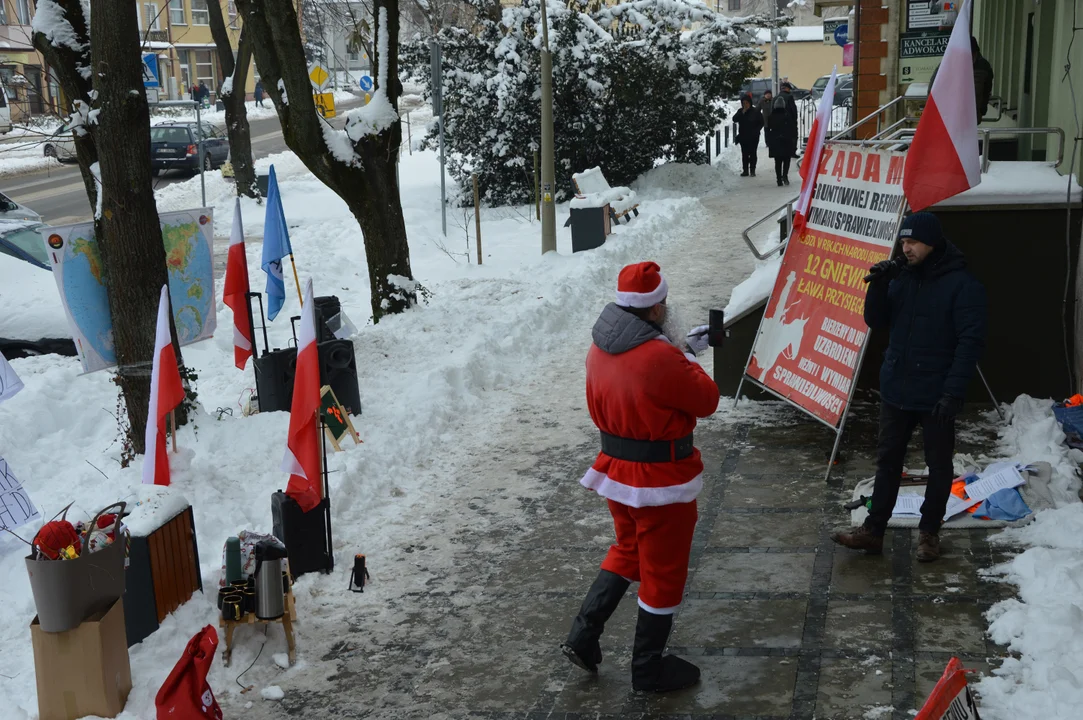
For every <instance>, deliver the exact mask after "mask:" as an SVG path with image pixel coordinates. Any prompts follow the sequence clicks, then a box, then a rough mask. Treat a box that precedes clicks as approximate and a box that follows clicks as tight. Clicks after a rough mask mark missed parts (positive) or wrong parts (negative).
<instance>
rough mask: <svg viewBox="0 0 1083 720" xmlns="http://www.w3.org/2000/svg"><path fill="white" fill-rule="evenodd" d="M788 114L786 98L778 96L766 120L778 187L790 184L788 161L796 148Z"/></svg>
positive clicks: (769, 146)
mask: <svg viewBox="0 0 1083 720" xmlns="http://www.w3.org/2000/svg"><path fill="white" fill-rule="evenodd" d="M790 125H791V120H790V114H789V111H788V110H787V109H786V98H784V97H783V96H782V95H779V96H778V97H777V98H775V99H774V101H773V102H772V105H771V115H770V117H768V119H767V128H768V130H769V134H768V138H769V145H768V148H767V149H768V150H769V151H770V152H769V154H770V156H771V157H772V158H774V159H775V180H776V181H778V186H779V187H782V186H783V185H789V184H790V160H791V159H792V158H793V154H794V149H795V148H796V142H797V141H796V138H797V134H796V132H794V133H791V132H790Z"/></svg>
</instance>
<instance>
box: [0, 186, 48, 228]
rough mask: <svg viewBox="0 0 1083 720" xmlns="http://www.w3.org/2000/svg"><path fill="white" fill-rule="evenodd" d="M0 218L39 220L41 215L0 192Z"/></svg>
mask: <svg viewBox="0 0 1083 720" xmlns="http://www.w3.org/2000/svg"><path fill="white" fill-rule="evenodd" d="M0 220H31V221H33V222H41V215H38V214H37V213H36V212H34V211H33V210H31V209H30V208H28V207H27V206H25V205H20V204H19V203H17V202H15V201H14V200H12V199H11V198H9V197H8V196H7V195H5V194H4V193H0Z"/></svg>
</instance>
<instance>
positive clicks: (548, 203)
mask: <svg viewBox="0 0 1083 720" xmlns="http://www.w3.org/2000/svg"><path fill="white" fill-rule="evenodd" d="M547 2H548V0H541V23H542V47H541V182H542V192H541V200H542V204H541V205H542V209H541V227H542V254H543V255H544V254H545V253H547V252H552V251H555V250H556V249H557V208H556V205H555V204H554V198H553V194H554V186H553V183H554V179H553V178H554V176H555V175H556V168H555V163H556V161H555V159H554V154H553V56H552V55H551V54H550V53H549V20H548V18H547V16H546V11H545V6H546V3H547Z"/></svg>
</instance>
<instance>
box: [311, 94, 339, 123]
mask: <svg viewBox="0 0 1083 720" xmlns="http://www.w3.org/2000/svg"><path fill="white" fill-rule="evenodd" d="M312 99H313V100H315V101H316V112H318V113H319V114H320V117H322V118H324V119H326V120H330V119H331V118H333V117H334V116H335V94H334V93H317V94H315V95H313V96H312Z"/></svg>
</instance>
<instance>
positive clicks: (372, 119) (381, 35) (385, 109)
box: [324, 8, 399, 162]
mask: <svg viewBox="0 0 1083 720" xmlns="http://www.w3.org/2000/svg"><path fill="white" fill-rule="evenodd" d="M376 42H377V49H376V52H377V57H379V58H386V57H387V56H388V55H387V44H388V39H387V8H380V27H379V31H378V32H377V34H376ZM379 72H380V75H379V79H378V80H377V82H376V92H374V93H373V94H372V98H371V99H370V100H369V102H368V104H367V105H365V106H364V107H363V108H360V109H358V110H354V111H353V112H351V113H350V114H349V115H348V116H347V118H346V135H347V136H348V137H349V139H350V140H352V141H353V142H357V141H358V140H360V139H361V138H363V137H365V136H366V135H379V134H380V133H382V132H383V131H384V130H386V129H388V128H389V127H391V126H392V125H394V124H395V123H397V122H398V121H399V114H398V113H397V112H395V108H394V106H392V105H391V101H390V100H388V99H387V63H380V67H379ZM326 137H327V131H326V130H324V138H326ZM328 147H329V148H331V152H335V148H333V147H331V143H330V142H328ZM336 157H337V155H336ZM344 162H345V161H344Z"/></svg>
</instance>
